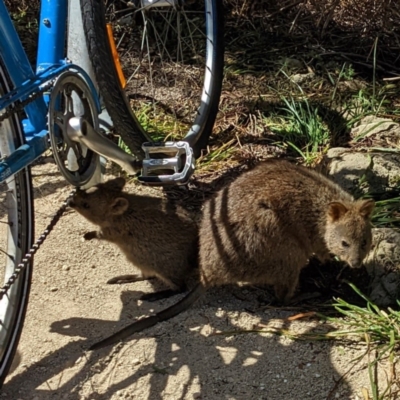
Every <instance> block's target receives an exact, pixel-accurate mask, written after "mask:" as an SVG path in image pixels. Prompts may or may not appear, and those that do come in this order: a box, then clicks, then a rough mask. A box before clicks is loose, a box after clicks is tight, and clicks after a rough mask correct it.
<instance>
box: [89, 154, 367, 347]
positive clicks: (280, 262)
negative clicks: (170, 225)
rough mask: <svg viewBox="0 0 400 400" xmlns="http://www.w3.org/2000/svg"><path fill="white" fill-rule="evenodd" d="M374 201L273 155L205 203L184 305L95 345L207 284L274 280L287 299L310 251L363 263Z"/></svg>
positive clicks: (194, 297) (199, 292)
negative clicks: (196, 276)
mask: <svg viewBox="0 0 400 400" xmlns="http://www.w3.org/2000/svg"><path fill="white" fill-rule="evenodd" d="M373 207H374V202H373V201H371V200H364V201H362V200H359V201H355V200H354V199H353V197H352V196H351V195H349V194H348V193H346V192H345V191H343V190H342V189H341V188H340V187H339V186H337V185H336V184H334V183H333V182H332V181H330V180H329V179H327V178H326V177H324V176H322V175H319V174H318V173H316V172H315V171H312V170H310V169H307V168H305V167H301V166H295V165H293V164H291V163H289V162H287V161H282V160H269V161H266V162H263V163H261V164H260V165H258V166H257V167H255V168H254V169H252V170H251V171H248V172H246V173H244V174H242V175H241V176H239V178H237V179H236V180H234V181H233V182H231V183H230V184H228V185H227V186H226V187H225V188H223V189H222V190H220V191H219V192H218V193H217V194H216V195H215V196H214V197H213V198H212V199H210V200H209V201H207V202H206V204H205V206H204V212H203V216H202V221H201V224H200V230H199V245H200V250H199V270H200V283H199V284H198V285H197V286H196V287H195V288H194V289H193V290H192V291H191V292H190V293H189V294H188V295H187V296H186V297H184V298H183V299H182V300H181V301H180V302H178V303H176V304H174V305H173V306H171V307H169V308H167V309H165V310H163V311H161V312H159V313H157V314H156V315H154V316H150V317H148V318H144V319H141V320H139V321H137V322H135V323H133V324H131V325H129V326H127V327H126V328H124V329H123V330H121V331H120V332H117V333H116V334H114V335H112V336H110V337H108V338H106V339H104V340H103V341H101V342H99V343H96V344H95V345H93V346H92V347H91V349H98V348H101V347H104V346H107V345H110V344H113V343H115V342H116V341H118V340H123V339H125V338H126V337H128V336H129V335H131V334H132V333H134V332H139V331H142V330H143V329H146V328H149V327H151V326H153V325H155V324H156V323H158V322H160V321H165V320H167V319H169V318H171V317H173V316H175V315H177V314H179V313H180V312H182V311H184V310H185V309H187V308H188V307H189V306H190V305H191V304H193V303H194V301H196V300H197V299H198V298H199V297H200V296H201V295H202V294H203V293H204V292H205V291H206V290H207V289H208V288H209V287H212V286H218V285H225V284H232V283H238V282H247V283H251V284H269V285H273V286H274V289H275V294H276V297H277V298H278V299H279V300H281V301H282V302H284V303H287V302H288V301H289V300H290V299H291V297H292V296H293V293H294V291H295V289H296V286H297V283H298V280H299V275H300V271H301V270H302V268H304V267H305V266H306V265H307V263H308V260H309V258H310V257H311V256H313V255H315V256H317V257H318V258H319V259H320V260H321V261H322V262H324V261H326V260H327V259H328V258H329V256H330V254H331V253H332V254H335V255H337V256H339V257H340V258H341V259H342V260H343V261H345V262H347V263H348V264H349V265H350V266H351V267H360V266H361V262H362V260H363V259H364V258H365V256H366V255H367V253H368V252H369V250H370V247H371V226H370V215H371V213H372V210H373Z"/></svg>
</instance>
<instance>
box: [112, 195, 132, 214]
mask: <svg viewBox="0 0 400 400" xmlns="http://www.w3.org/2000/svg"><path fill="white" fill-rule="evenodd" d="M128 206H129V202H128V200H127V199H125V198H124V197H117V198H116V199H115V200H114V201H113V202H112V203H111V205H110V207H109V208H110V211H111V214H112V215H121V214H123V213H124V212H125V211H126V210H127V209H128Z"/></svg>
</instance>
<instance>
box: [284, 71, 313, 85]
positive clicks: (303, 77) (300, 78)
mask: <svg viewBox="0 0 400 400" xmlns="http://www.w3.org/2000/svg"><path fill="white" fill-rule="evenodd" d="M314 77H315V74H314V73H313V72H309V73H307V74H294V75H292V76H291V77H290V80H291V81H292V82H294V83H304V82H307V81H311V80H312V79H313V78H314Z"/></svg>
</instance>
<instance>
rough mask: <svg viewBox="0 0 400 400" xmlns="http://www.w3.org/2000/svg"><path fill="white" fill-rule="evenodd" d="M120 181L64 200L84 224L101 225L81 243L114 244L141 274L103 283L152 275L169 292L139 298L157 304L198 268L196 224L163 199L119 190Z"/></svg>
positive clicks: (179, 289)
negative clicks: (155, 301) (91, 241)
mask: <svg viewBox="0 0 400 400" xmlns="http://www.w3.org/2000/svg"><path fill="white" fill-rule="evenodd" d="M124 186H125V179H124V178H116V179H112V180H109V181H107V182H105V183H100V184H98V185H95V186H92V187H91V188H89V189H87V190H77V191H76V193H75V194H74V195H73V197H72V198H71V200H70V201H69V203H68V204H69V206H70V207H71V208H73V209H75V210H76V211H77V212H78V213H79V214H81V215H82V216H84V217H85V218H86V219H87V220H89V221H90V222H92V223H93V224H95V225H98V226H99V227H100V230H99V231H92V232H88V233H86V234H85V235H84V238H85V239H86V240H91V239H94V238H96V239H100V240H107V241H109V242H112V243H115V244H116V245H117V246H118V247H119V248H120V249H121V250H122V251H123V253H124V254H125V256H126V257H127V259H128V260H129V261H130V262H132V263H133V264H134V265H135V266H136V267H137V268H139V269H140V270H141V273H142V275H123V276H119V277H115V278H113V279H111V280H109V281H108V283H118V282H136V281H140V280H144V279H149V278H151V277H157V278H159V279H161V280H162V281H164V282H165V283H166V284H167V285H168V286H169V287H170V289H168V290H163V291H160V292H158V293H152V294H147V295H144V296H142V297H141V299H143V300H157V299H160V298H165V297H169V296H172V295H173V294H176V293H178V292H182V291H184V290H186V282H187V278H188V277H189V276H191V275H192V274H193V271H194V270H195V269H196V267H197V253H198V226H197V224H196V222H195V221H194V219H193V218H192V216H191V215H190V214H189V213H188V212H186V211H185V210H184V209H182V208H181V207H179V206H177V207H173V206H172V205H171V204H169V203H168V202H167V201H166V200H164V199H160V198H156V197H150V196H139V195H135V194H129V193H126V192H124V191H123V188H124Z"/></svg>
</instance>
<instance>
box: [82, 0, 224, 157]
mask: <svg viewBox="0 0 400 400" xmlns="http://www.w3.org/2000/svg"><path fill="white" fill-rule="evenodd" d="M116 4H118V3H116V2H111V3H110V5H109V6H108V7H107V8H105V7H104V4H103V1H102V0H82V7H83V19H84V21H85V30H86V32H87V36H88V42H89V53H90V56H91V57H92V62H93V65H94V70H95V71H96V79H97V81H98V83H99V87H100V90H101V93H102V96H103V98H104V102H105V104H106V107H107V109H108V110H109V113H110V115H111V117H112V118H113V121H115V119H114V117H113V114H114V113H115V112H118V113H119V114H121V113H124V114H125V115H127V114H128V113H132V110H133V113H134V114H135V116H136V118H135V119H134V120H133V123H132V122H131V123H130V131H129V130H128V129H120V127H119V126H116V130H117V133H119V134H120V135H121V137H122V139H123V141H124V142H125V144H126V145H127V146H128V147H129V148H131V145H130V144H129V143H128V139H129V138H128V137H127V136H129V135H137V136H138V137H143V132H146V133H148V134H149V135H150V136H151V138H152V140H153V141H164V140H182V139H184V138H185V140H187V141H189V143H190V145H191V146H192V148H193V150H194V153H195V156H196V157H198V156H199V155H200V151H201V149H202V148H204V147H205V146H206V145H207V142H208V139H209V136H210V134H211V132H212V128H213V126H214V122H215V118H216V115H217V112H218V105H219V99H220V94H221V86H222V77H223V57H224V49H223V15H222V0H205V1H197V0H185V1H182V0H166V1H162V0H153V1H152V0H141V1H132V2H130V4H131V5H132V7H130V8H128V9H125V10H118V9H116ZM135 4H136V6H135ZM105 9H106V11H105ZM85 10H86V11H85ZM89 10H90V12H89ZM104 13H106V14H105V17H104ZM106 21H107V22H110V23H111V25H112V26H113V30H114V34H115V36H116V37H118V40H116V43H117V45H116V49H117V52H118V55H119V59H120V62H121V65H122V70H123V73H124V76H125V81H126V86H125V97H124V101H123V102H122V101H120V102H119V103H118V105H117V103H116V101H115V92H116V89H115V87H118V88H121V84H123V83H122V82H121V81H120V80H119V78H118V73H117V71H116V69H115V65H114V63H113V62H111V60H112V51H111V49H110V46H109V43H108V39H106V32H105V31H106V27H105V23H106ZM90 39H91V40H90ZM105 40H106V41H107V44H105V43H104V41H105ZM106 51H107V52H108V55H106V54H105V52H106ZM99 54H101V55H100V56H99ZM111 70H112V73H111ZM106 71H108V72H106ZM111 76H112V77H113V79H112V81H111V79H110V78H111ZM110 86H114V90H113V92H114V94H113V93H112V92H110ZM103 89H104V90H103ZM120 93H121V94H123V91H121V90H120ZM126 97H128V98H129V102H128V101H127V100H126ZM122 104H125V105H127V106H128V110H126V111H124V110H123V109H122V108H121V105H122ZM116 108H117V110H115V109H116ZM125 121H126V122H127V123H128V124H129V121H128V119H127V118H125ZM139 132H141V133H139ZM127 133H128V135H127ZM131 150H133V151H135V150H137V149H132V148H131Z"/></svg>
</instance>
